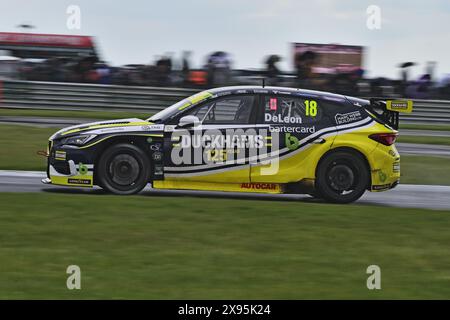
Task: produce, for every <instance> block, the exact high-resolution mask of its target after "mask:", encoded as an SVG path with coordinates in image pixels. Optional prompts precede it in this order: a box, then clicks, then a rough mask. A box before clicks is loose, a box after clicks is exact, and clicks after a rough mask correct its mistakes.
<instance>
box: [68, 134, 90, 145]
mask: <svg viewBox="0 0 450 320" xmlns="http://www.w3.org/2000/svg"><path fill="white" fill-rule="evenodd" d="M94 137H95V135H91V134H87V135H82V136H74V137H68V138H64V139H62V140H61V144H68V145H73V146H82V145H84V144H85V143H86V142H88V141H90V140H92V139H93V138H94Z"/></svg>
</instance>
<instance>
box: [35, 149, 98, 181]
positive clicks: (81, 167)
mask: <svg viewBox="0 0 450 320" xmlns="http://www.w3.org/2000/svg"><path fill="white" fill-rule="evenodd" d="M47 154H48V158H47V178H46V179H43V180H42V182H43V183H45V184H55V185H63V186H76V187H92V186H93V185H94V164H93V161H92V160H91V159H90V157H89V155H88V154H86V152H85V151H83V150H80V149H79V148H71V147H70V146H59V147H58V146H54V145H53V143H52V142H51V141H50V142H49V147H48V152H47Z"/></svg>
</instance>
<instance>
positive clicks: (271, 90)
mask: <svg viewBox="0 0 450 320" xmlns="http://www.w3.org/2000/svg"><path fill="white" fill-rule="evenodd" d="M206 91H208V92H210V93H211V94H213V95H226V94H238V93H268V94H275V95H276V94H287V95H296V96H308V97H317V98H326V99H330V100H346V97H345V96H344V95H341V94H336V93H331V92H325V91H316V90H307V89H300V88H298V89H297V88H289V87H274V86H264V87H263V86H230V87H220V88H214V89H208V90H206Z"/></svg>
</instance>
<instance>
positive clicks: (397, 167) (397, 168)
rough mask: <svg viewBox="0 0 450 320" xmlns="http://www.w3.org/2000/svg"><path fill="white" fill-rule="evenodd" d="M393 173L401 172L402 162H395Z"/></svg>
mask: <svg viewBox="0 0 450 320" xmlns="http://www.w3.org/2000/svg"><path fill="white" fill-rule="evenodd" d="M392 171H393V172H400V162H394V164H393V165H392Z"/></svg>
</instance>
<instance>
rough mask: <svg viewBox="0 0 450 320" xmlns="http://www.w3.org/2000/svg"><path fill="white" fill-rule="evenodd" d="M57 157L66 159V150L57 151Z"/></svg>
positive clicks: (57, 158)
mask: <svg viewBox="0 0 450 320" xmlns="http://www.w3.org/2000/svg"><path fill="white" fill-rule="evenodd" d="M55 159H56V160H66V152H65V151H55Z"/></svg>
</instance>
